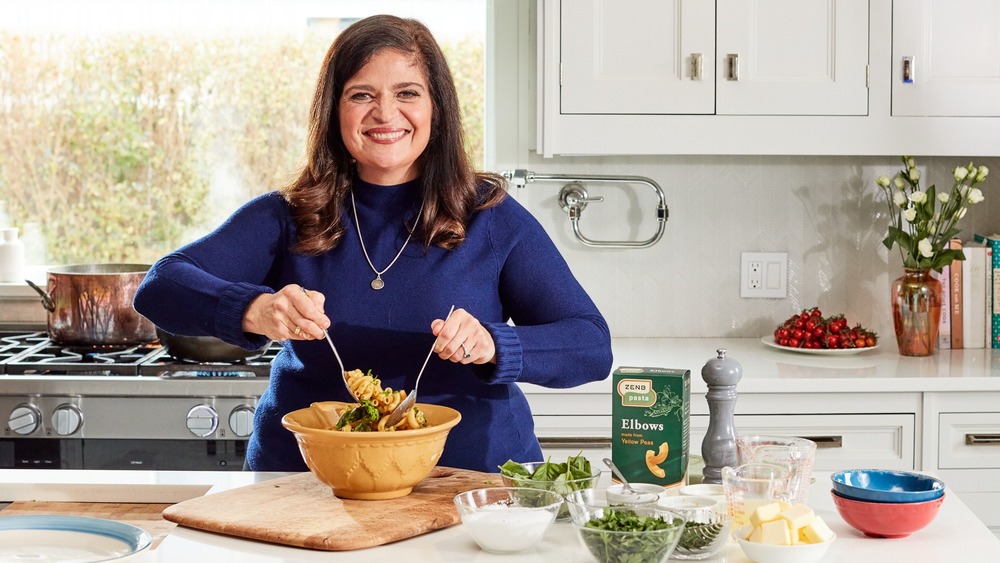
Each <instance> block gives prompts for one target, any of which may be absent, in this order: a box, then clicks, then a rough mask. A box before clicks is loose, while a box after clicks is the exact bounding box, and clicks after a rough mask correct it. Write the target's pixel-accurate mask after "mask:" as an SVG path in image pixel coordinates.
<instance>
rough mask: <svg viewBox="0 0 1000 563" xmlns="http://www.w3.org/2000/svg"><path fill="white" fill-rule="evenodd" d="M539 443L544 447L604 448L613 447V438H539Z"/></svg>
mask: <svg viewBox="0 0 1000 563" xmlns="http://www.w3.org/2000/svg"><path fill="white" fill-rule="evenodd" d="M538 444H539V445H540V446H542V447H543V448H567V449H588V448H600V449H603V448H610V447H611V438H587V437H579V438H539V439H538Z"/></svg>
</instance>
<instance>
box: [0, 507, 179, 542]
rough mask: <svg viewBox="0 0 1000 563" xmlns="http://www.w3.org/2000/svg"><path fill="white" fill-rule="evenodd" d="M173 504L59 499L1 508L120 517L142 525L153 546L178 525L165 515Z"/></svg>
mask: <svg viewBox="0 0 1000 563" xmlns="http://www.w3.org/2000/svg"><path fill="white" fill-rule="evenodd" d="M168 506H170V505H169V504H142V503H111V502H62V501H59V502H56V501H15V502H12V503H11V504H10V506H7V507H6V508H4V509H3V510H0V517H3V516H42V515H56V516H87V517H90V518H103V519H105V520H116V521H118V522H121V523H123V524H129V525H131V526H135V527H137V528H142V529H143V530H146V532H147V533H148V534H149V535H150V536H152V538H153V546H152V549H156V547H157V546H158V545H160V542H161V541H163V538H165V537H167V534H169V533H170V530H173V529H174V526H176V524H174V523H173V522H167V521H166V520H164V519H163V518H162V517H161V513H162V512H163V509H165V508H167V507H168Z"/></svg>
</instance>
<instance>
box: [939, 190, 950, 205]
mask: <svg viewBox="0 0 1000 563" xmlns="http://www.w3.org/2000/svg"><path fill="white" fill-rule="evenodd" d="M937 199H938V201H940V202H941V203H948V200H949V199H951V195H949V194H948V192H941V193H939V194H938V195H937Z"/></svg>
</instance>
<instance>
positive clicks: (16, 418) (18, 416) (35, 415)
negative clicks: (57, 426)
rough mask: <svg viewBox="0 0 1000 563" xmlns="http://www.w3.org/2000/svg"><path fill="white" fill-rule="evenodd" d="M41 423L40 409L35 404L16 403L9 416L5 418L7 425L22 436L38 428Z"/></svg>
mask: <svg viewBox="0 0 1000 563" xmlns="http://www.w3.org/2000/svg"><path fill="white" fill-rule="evenodd" d="M41 423H42V413H41V411H39V410H38V407H36V406H35V405H29V404H21V405H17V406H16V407H14V410H12V411H10V417H8V418H7V427H8V428H10V429H11V430H13V431H14V433H15V434H21V435H22V436H23V435H27V434H31V433H32V432H34V431H35V430H38V427H39V426H40V425H41Z"/></svg>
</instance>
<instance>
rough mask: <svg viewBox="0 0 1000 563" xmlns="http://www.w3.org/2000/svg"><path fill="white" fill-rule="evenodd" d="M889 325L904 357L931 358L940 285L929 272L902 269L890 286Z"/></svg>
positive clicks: (920, 269) (939, 301)
mask: <svg viewBox="0 0 1000 563" xmlns="http://www.w3.org/2000/svg"><path fill="white" fill-rule="evenodd" d="M892 322H893V325H894V326H895V329H896V344H897V345H898V346H899V353H900V355H903V356H931V355H933V354H934V352H935V350H936V349H937V341H938V325H939V324H940V322H941V282H939V281H938V280H937V279H935V278H934V277H932V276H931V270H930V269H922V268H904V269H903V275H902V276H900V277H898V278H896V279H895V280H894V281H893V282H892Z"/></svg>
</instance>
